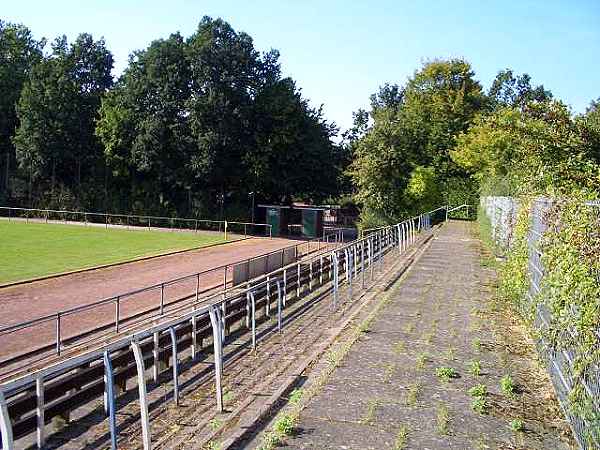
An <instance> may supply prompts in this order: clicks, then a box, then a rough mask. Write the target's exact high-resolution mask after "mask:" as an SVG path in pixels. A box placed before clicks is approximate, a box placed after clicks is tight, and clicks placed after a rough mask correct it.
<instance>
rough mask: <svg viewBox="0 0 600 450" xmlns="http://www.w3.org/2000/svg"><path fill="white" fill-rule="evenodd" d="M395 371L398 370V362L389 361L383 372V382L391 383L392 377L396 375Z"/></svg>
mask: <svg viewBox="0 0 600 450" xmlns="http://www.w3.org/2000/svg"><path fill="white" fill-rule="evenodd" d="M395 371H396V364H394V363H387V364H386V365H385V372H384V374H383V382H384V383H389V382H390V381H391V380H392V377H393V376H394V372H395Z"/></svg>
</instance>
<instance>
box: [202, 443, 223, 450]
mask: <svg viewBox="0 0 600 450" xmlns="http://www.w3.org/2000/svg"><path fill="white" fill-rule="evenodd" d="M205 448H206V449H207V450H221V443H220V442H215V441H209V443H208V444H207V446H206V447H205Z"/></svg>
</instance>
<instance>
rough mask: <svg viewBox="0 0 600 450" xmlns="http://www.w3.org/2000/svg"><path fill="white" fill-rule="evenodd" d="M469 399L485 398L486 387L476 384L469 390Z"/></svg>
mask: <svg viewBox="0 0 600 450" xmlns="http://www.w3.org/2000/svg"><path fill="white" fill-rule="evenodd" d="M469 395H470V396H471V397H485V396H486V395H487V387H486V386H485V384H477V385H475V386H473V387H472V388H471V389H469Z"/></svg>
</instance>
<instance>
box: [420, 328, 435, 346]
mask: <svg viewBox="0 0 600 450" xmlns="http://www.w3.org/2000/svg"><path fill="white" fill-rule="evenodd" d="M434 336H435V329H433V330H431V331H429V333H426V334H425V335H423V339H424V341H425V342H427V343H428V344H431V343H433V337H434Z"/></svg>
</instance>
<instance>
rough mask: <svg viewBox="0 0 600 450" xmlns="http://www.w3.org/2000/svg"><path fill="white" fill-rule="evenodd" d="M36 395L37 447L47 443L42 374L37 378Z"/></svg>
mask: <svg viewBox="0 0 600 450" xmlns="http://www.w3.org/2000/svg"><path fill="white" fill-rule="evenodd" d="M35 396H36V405H37V406H36V410H35V415H36V421H37V426H36V440H37V447H38V448H43V447H44V444H45V443H46V436H45V432H44V427H45V425H46V422H45V419H44V378H43V377H42V376H41V375H40V376H38V377H37V378H36V379H35Z"/></svg>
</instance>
